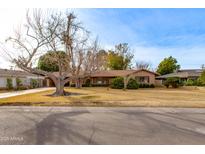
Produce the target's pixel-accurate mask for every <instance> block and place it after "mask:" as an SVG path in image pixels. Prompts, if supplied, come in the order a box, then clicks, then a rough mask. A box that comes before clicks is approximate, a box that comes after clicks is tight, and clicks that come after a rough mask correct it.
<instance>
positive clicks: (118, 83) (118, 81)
mask: <svg viewBox="0 0 205 154" xmlns="http://www.w3.org/2000/svg"><path fill="white" fill-rule="evenodd" d="M111 88H113V89H123V88H124V79H123V78H122V77H117V78H114V79H112V81H111Z"/></svg>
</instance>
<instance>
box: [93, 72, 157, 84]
mask: <svg viewBox="0 0 205 154" xmlns="http://www.w3.org/2000/svg"><path fill="white" fill-rule="evenodd" d="M140 77H142V78H144V79H145V80H144V82H141V83H148V84H154V85H156V84H160V82H158V81H156V79H155V77H156V75H155V74H153V73H150V72H147V71H140V72H136V73H134V74H131V75H130V76H129V77H128V80H129V79H130V78H133V79H137V80H138V82H140ZM113 78H115V77H91V84H111V80H112V79H113Z"/></svg>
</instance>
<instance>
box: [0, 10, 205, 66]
mask: <svg viewBox="0 0 205 154" xmlns="http://www.w3.org/2000/svg"><path fill="white" fill-rule="evenodd" d="M58 10H64V9H58ZM69 11H74V12H75V13H76V15H77V16H78V18H79V20H80V21H81V22H82V23H83V25H84V26H85V27H86V28H87V29H88V30H89V31H91V34H92V36H93V37H95V36H98V37H99V40H100V43H101V46H102V47H103V48H105V49H112V48H114V46H115V45H116V44H118V43H128V44H129V46H130V47H131V49H132V51H133V53H134V55H135V59H134V60H133V63H134V62H135V61H142V60H143V61H147V62H150V63H151V64H152V67H153V68H156V67H157V66H158V64H159V62H160V61H161V60H162V59H163V58H165V57H168V56H173V57H175V58H177V60H178V62H179V64H180V65H181V67H182V68H183V69H188V68H200V67H201V65H202V64H205V9H69ZM25 13H26V9H12V8H10V9H6V8H5V9H0V18H1V20H2V22H1V24H0V41H1V42H3V41H4V40H5V38H7V37H8V36H10V35H11V34H12V33H13V30H14V28H15V27H17V26H18V25H19V24H20V23H22V22H23V21H24V20H25ZM11 19H12V20H11ZM0 52H1V51H0ZM10 66H11V64H9V63H8V61H6V60H5V59H4V58H3V57H2V56H0V67H1V68H8V67H10Z"/></svg>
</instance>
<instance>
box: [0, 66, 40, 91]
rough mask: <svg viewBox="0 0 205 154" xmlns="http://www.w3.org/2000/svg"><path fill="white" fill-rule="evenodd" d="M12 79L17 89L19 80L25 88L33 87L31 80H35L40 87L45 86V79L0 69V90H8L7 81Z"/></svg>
mask: <svg viewBox="0 0 205 154" xmlns="http://www.w3.org/2000/svg"><path fill="white" fill-rule="evenodd" d="M8 78H10V79H12V85H13V87H14V88H15V87H16V80H17V78H18V79H20V80H21V84H22V85H23V86H31V80H32V79H35V80H36V81H37V82H38V85H39V87H42V86H43V80H44V77H42V76H38V75H35V74H31V73H28V72H24V71H18V70H7V69H0V89H5V88H7V79H8Z"/></svg>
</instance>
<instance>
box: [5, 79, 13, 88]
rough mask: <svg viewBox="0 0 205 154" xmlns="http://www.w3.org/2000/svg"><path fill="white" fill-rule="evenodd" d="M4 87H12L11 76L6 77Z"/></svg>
mask: <svg viewBox="0 0 205 154" xmlns="http://www.w3.org/2000/svg"><path fill="white" fill-rule="evenodd" d="M6 82H7V83H6V87H7V89H9V90H10V89H13V83H12V79H11V78H7V79H6Z"/></svg>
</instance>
